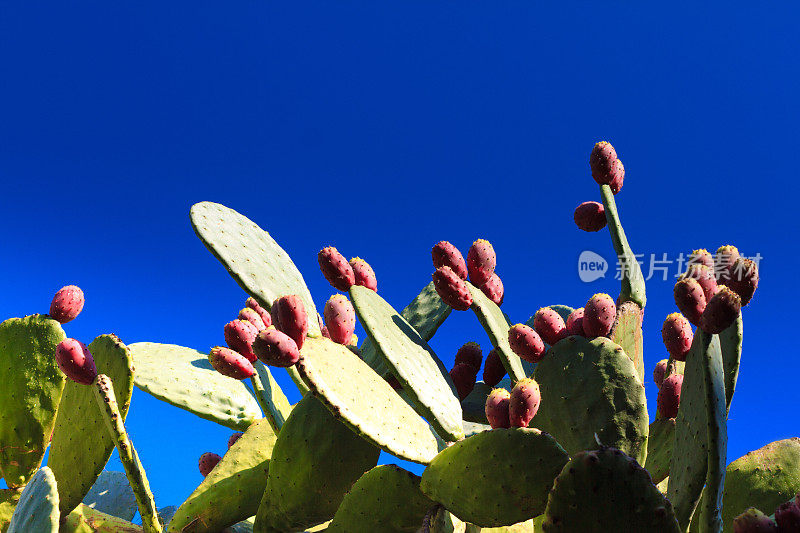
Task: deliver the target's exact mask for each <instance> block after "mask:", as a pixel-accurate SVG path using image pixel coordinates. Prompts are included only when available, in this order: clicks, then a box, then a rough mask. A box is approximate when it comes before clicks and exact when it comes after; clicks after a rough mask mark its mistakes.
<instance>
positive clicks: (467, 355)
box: [455, 342, 483, 372]
mask: <svg viewBox="0 0 800 533" xmlns="http://www.w3.org/2000/svg"><path fill="white" fill-rule="evenodd" d="M482 362H483V351H482V350H481V345H480V344H478V343H477V342H468V343H466V344H464V345H463V346H462V347H461V348H459V349H458V351H457V352H456V360H455V364H456V365H457V364H459V363H466V364H468V365H471V366H472V367H473V368H475V372H477V371H478V370H480V369H481V363H482Z"/></svg>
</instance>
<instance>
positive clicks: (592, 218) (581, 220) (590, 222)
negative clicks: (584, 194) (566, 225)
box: [572, 202, 606, 231]
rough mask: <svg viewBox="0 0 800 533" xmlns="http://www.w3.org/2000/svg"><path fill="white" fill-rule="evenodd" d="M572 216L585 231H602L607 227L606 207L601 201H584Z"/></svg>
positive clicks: (576, 223)
mask: <svg viewBox="0 0 800 533" xmlns="http://www.w3.org/2000/svg"><path fill="white" fill-rule="evenodd" d="M572 218H573V220H575V225H576V226H578V227H579V228H580V229H582V230H583V231H600V230H601V229H603V228H605V227H606V208H605V207H603V204H601V203H600V202H583V203H582V204H581V205H579V206H578V207H576V208H575V213H573V215H572Z"/></svg>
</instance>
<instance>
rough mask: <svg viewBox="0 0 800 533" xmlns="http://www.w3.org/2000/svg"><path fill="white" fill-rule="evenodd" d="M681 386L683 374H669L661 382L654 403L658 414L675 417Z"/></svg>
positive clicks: (679, 401) (662, 416)
mask: <svg viewBox="0 0 800 533" xmlns="http://www.w3.org/2000/svg"><path fill="white" fill-rule="evenodd" d="M682 386H683V374H678V373H673V374H670V375H669V377H668V378H666V379H665V380H664V381H663V382H662V383H661V388H660V389H659V390H658V397H657V398H656V404H657V406H658V414H659V416H660V417H661V418H675V417H676V416H678V407H679V406H680V403H681V387H682Z"/></svg>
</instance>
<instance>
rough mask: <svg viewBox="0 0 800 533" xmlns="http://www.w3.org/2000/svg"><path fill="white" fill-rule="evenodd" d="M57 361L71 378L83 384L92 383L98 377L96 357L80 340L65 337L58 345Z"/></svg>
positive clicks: (62, 370)
mask: <svg viewBox="0 0 800 533" xmlns="http://www.w3.org/2000/svg"><path fill="white" fill-rule="evenodd" d="M56 363H58V368H60V369H61V372H63V373H64V375H65V376H67V377H68V378H69V379H71V380H72V381H74V382H75V383H80V384H82V385H91V384H92V382H93V381H94V378H96V377H97V367H96V366H95V364H94V358H93V357H92V354H91V353H90V352H89V348H87V347H86V345H85V344H83V343H82V342H80V341H76V340H75V339H64V340H63V341H61V342H59V343H58V346H56Z"/></svg>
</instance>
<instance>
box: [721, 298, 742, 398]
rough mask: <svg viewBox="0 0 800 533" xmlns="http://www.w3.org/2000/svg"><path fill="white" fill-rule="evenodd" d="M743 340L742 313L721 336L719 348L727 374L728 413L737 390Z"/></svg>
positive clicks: (726, 396)
mask: <svg viewBox="0 0 800 533" xmlns="http://www.w3.org/2000/svg"><path fill="white" fill-rule="evenodd" d="M743 338H744V327H743V322H742V315H741V313H740V314H739V317H738V318H737V319H736V320H734V322H733V324H731V325H730V326H728V328H727V329H725V330H723V331H722V333H720V334H719V347H720V350H722V369H723V371H724V372H725V398H726V401H725V403H726V405H727V408H728V411H730V409H731V401H733V391H734V390H736V380H737V378H738V377H739V362H740V361H741V359H742V340H743Z"/></svg>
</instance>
